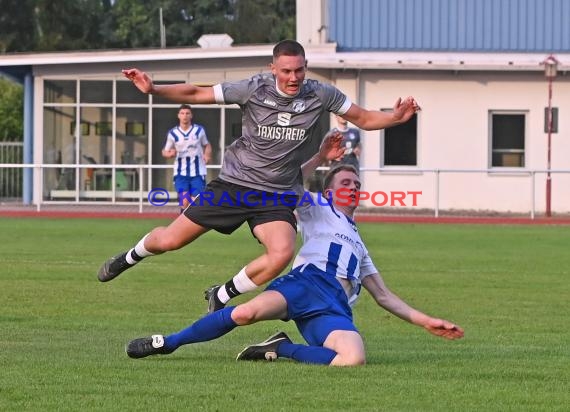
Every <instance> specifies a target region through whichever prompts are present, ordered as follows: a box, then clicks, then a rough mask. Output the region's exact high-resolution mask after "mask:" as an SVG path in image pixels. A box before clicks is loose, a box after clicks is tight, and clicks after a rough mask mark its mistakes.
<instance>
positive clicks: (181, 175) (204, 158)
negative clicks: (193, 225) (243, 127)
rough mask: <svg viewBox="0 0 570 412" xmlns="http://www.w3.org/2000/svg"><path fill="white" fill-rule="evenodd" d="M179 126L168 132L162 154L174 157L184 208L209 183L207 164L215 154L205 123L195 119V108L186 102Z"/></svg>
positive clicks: (175, 173)
mask: <svg viewBox="0 0 570 412" xmlns="http://www.w3.org/2000/svg"><path fill="white" fill-rule="evenodd" d="M178 121H179V124H178V126H175V127H173V128H172V129H170V130H169V131H168V134H167V135H166V143H165V144H164V147H163V149H162V156H163V157H165V158H167V159H172V158H175V159H174V188H175V189H176V193H178V196H179V200H180V206H181V207H182V209H183V210H184V209H186V207H187V206H188V205H189V204H190V199H192V200H194V199H195V198H196V196H198V194H199V193H200V192H202V191H203V190H204V188H205V187H206V164H207V163H209V162H210V159H211V157H212V145H211V144H210V142H208V137H207V136H206V130H205V129H204V126H201V125H199V124H196V123H194V122H193V117H192V108H191V107H190V105H188V104H183V105H181V106H180V107H179V108H178Z"/></svg>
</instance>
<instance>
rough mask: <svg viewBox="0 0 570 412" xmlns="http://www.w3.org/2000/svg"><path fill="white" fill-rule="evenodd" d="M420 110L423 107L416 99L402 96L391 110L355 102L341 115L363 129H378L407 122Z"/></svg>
mask: <svg viewBox="0 0 570 412" xmlns="http://www.w3.org/2000/svg"><path fill="white" fill-rule="evenodd" d="M419 110H421V109H420V106H419V105H418V103H417V102H416V100H415V99H414V98H413V97H407V98H405V99H404V100H402V99H401V98H399V99H398V100H396V103H395V104H394V107H393V110H392V111H391V112H383V111H381V110H366V109H364V108H362V107H360V106H358V105H356V104H354V103H353V104H352V105H351V106H350V108H349V109H348V111H347V112H346V113H345V114H343V115H341V116H342V117H343V118H344V119H346V120H348V121H349V122H350V123H352V124H354V125H356V126H358V127H359V128H361V129H364V130H378V129H385V128H387V127H392V126H397V125H399V124H402V123H405V122H407V121H408V120H410V118H411V117H412V116H413V115H414V113H416V112H418V111H419Z"/></svg>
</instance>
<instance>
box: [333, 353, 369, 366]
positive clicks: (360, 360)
mask: <svg viewBox="0 0 570 412" xmlns="http://www.w3.org/2000/svg"><path fill="white" fill-rule="evenodd" d="M332 364H333V366H362V365H365V364H366V356H365V355H364V353H344V354H340V353H339V354H338V355H337V356H336V358H335V359H334V361H333V363H332Z"/></svg>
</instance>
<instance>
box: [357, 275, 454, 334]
mask: <svg viewBox="0 0 570 412" xmlns="http://www.w3.org/2000/svg"><path fill="white" fill-rule="evenodd" d="M362 286H364V288H365V289H366V290H367V291H368V292H369V293H370V294H371V295H372V297H373V298H374V300H375V301H376V303H378V305H379V306H381V307H383V308H384V309H386V310H387V311H388V312H390V313H392V314H393V315H395V316H397V317H399V318H400V319H403V320H405V321H407V322H409V323H412V324H414V325H417V326H421V327H423V328H424V329H426V330H427V331H428V332H430V333H432V334H434V335H437V336H441V337H443V338H446V339H459V338H462V337H463V329H461V328H460V327H459V326H457V325H455V324H453V323H452V322H449V321H447V320H444V319H438V318H433V317H431V316H429V315H426V314H425V313H422V312H420V311H419V310H417V309H414V308H412V307H411V306H410V305H408V304H407V303H406V302H404V301H403V300H402V299H400V298H399V297H398V296H396V295H395V294H394V293H392V291H391V290H390V289H388V287H387V286H386V284H385V283H384V280H383V279H382V277H381V276H380V274H378V273H375V274H373V275H369V276H366V277H364V278H363V279H362Z"/></svg>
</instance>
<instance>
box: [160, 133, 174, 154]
mask: <svg viewBox="0 0 570 412" xmlns="http://www.w3.org/2000/svg"><path fill="white" fill-rule="evenodd" d="M175 156H176V148H175V147H174V141H173V140H172V138H171V137H170V136H167V137H166V143H165V144H164V147H163V148H162V157H164V158H166V159H170V158H173V157H175Z"/></svg>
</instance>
